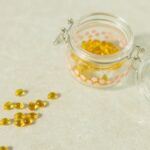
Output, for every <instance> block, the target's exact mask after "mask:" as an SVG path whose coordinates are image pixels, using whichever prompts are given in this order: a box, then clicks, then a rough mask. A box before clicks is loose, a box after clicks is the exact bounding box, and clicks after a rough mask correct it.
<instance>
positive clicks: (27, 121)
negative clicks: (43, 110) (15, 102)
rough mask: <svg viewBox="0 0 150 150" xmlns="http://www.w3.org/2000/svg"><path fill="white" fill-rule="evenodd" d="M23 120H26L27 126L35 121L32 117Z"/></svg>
mask: <svg viewBox="0 0 150 150" xmlns="http://www.w3.org/2000/svg"><path fill="white" fill-rule="evenodd" d="M22 121H23V122H24V124H25V126H28V125H31V124H32V123H33V122H34V120H33V119H31V118H25V119H23V120H22Z"/></svg>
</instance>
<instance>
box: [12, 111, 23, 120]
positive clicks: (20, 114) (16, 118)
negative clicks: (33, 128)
mask: <svg viewBox="0 0 150 150" xmlns="http://www.w3.org/2000/svg"><path fill="white" fill-rule="evenodd" d="M22 118H24V114H23V113H21V112H18V113H15V114H14V119H15V120H18V119H22Z"/></svg>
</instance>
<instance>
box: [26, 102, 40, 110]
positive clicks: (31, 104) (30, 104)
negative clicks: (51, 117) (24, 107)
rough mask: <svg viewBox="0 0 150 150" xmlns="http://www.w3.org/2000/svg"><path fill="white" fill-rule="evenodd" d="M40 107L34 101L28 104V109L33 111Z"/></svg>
mask: <svg viewBox="0 0 150 150" xmlns="http://www.w3.org/2000/svg"><path fill="white" fill-rule="evenodd" d="M38 108H39V106H38V105H36V104H35V103H33V102H30V103H29V104H28V109H29V110H31V111H34V110H37V109H38Z"/></svg>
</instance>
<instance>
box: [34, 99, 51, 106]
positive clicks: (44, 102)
mask: <svg viewBox="0 0 150 150" xmlns="http://www.w3.org/2000/svg"><path fill="white" fill-rule="evenodd" d="M35 104H36V105H38V107H39V108H42V107H46V106H47V105H48V103H47V102H46V101H42V100H37V101H36V102H35Z"/></svg>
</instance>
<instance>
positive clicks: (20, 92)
mask: <svg viewBox="0 0 150 150" xmlns="http://www.w3.org/2000/svg"><path fill="white" fill-rule="evenodd" d="M26 94H27V90H23V89H17V90H16V92H15V95H16V96H19V97H20V96H25V95H26Z"/></svg>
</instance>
